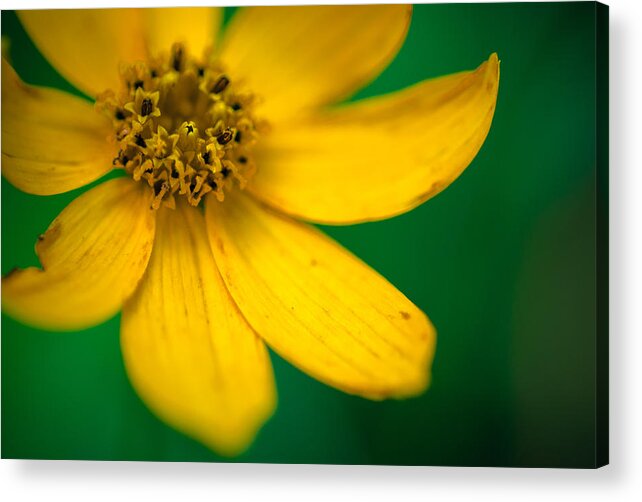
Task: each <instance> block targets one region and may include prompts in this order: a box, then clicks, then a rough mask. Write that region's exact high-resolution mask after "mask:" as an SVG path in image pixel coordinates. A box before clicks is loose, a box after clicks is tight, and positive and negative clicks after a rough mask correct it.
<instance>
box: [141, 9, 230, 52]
mask: <svg viewBox="0 0 642 502" xmlns="http://www.w3.org/2000/svg"><path fill="white" fill-rule="evenodd" d="M142 13H143V26H144V28H145V41H146V43H147V50H148V51H149V52H150V54H151V55H154V54H157V53H158V52H160V51H169V50H170V48H171V47H172V44H173V43H174V42H182V43H184V44H186V45H187V48H188V50H189V51H190V52H191V53H192V54H194V55H195V56H201V55H202V54H203V51H204V50H205V49H207V48H214V45H215V42H216V36H217V34H218V32H219V29H220V27H221V22H222V21H223V9H221V8H218V7H180V8H176V7H174V8H157V9H143V10H142Z"/></svg>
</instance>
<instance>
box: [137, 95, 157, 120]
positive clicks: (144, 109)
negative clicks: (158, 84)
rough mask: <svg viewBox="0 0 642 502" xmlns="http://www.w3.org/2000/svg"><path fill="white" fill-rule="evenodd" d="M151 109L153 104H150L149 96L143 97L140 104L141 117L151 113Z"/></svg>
mask: <svg viewBox="0 0 642 502" xmlns="http://www.w3.org/2000/svg"><path fill="white" fill-rule="evenodd" d="M153 109H154V105H153V104H152V100H151V99H149V98H145V99H143V102H142V103H141V105H140V114H141V115H142V116H143V117H147V115H149V114H150V113H152V110H153Z"/></svg>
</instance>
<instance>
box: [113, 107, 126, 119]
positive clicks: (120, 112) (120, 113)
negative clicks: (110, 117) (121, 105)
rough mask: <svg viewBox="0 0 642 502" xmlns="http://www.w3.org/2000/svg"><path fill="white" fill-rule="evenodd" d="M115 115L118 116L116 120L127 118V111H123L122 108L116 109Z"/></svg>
mask: <svg viewBox="0 0 642 502" xmlns="http://www.w3.org/2000/svg"><path fill="white" fill-rule="evenodd" d="M114 117H116V120H125V113H123V111H122V110H120V109H119V110H116V113H115V114H114Z"/></svg>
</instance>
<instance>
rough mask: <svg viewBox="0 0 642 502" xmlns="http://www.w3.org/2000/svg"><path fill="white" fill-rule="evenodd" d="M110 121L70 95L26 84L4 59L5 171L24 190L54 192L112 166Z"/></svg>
mask: <svg viewBox="0 0 642 502" xmlns="http://www.w3.org/2000/svg"><path fill="white" fill-rule="evenodd" d="M108 134H109V124H107V122H106V121H105V119H104V118H103V117H101V116H100V115H99V114H98V113H96V112H95V111H94V108H93V106H92V105H91V104H90V103H88V102H87V101H85V100H84V99H80V98H77V97H74V96H71V95H70V94H67V93H64V92H61V91H57V90H54V89H47V88H44V87H35V86H30V85H27V84H25V83H23V82H22V81H21V80H20V78H19V77H18V75H16V72H15V71H14V70H13V68H11V66H10V65H9V63H7V62H6V61H5V60H4V59H3V60H2V174H3V175H4V176H5V177H6V178H7V179H8V180H9V181H10V182H11V183H12V184H13V185H15V186H16V187H18V188H19V189H20V190H22V191H24V192H28V193H32V194H36V195H52V194H57V193H62V192H66V191H68V190H73V189H74V188H78V187H81V186H83V185H86V184H87V183H90V182H91V181H94V180H95V179H97V178H99V177H101V176H102V175H103V174H105V173H106V172H108V171H109V170H111V169H112V158H113V156H114V152H113V150H112V148H110V147H109V144H108V143H107V140H106V138H107V135H108Z"/></svg>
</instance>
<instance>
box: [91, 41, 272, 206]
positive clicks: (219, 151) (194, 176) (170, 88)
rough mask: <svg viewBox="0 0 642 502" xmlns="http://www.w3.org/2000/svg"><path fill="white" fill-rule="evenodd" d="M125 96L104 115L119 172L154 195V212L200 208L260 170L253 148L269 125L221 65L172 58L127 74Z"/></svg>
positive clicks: (176, 54) (116, 96) (99, 104)
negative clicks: (180, 203) (179, 203)
mask: <svg viewBox="0 0 642 502" xmlns="http://www.w3.org/2000/svg"><path fill="white" fill-rule="evenodd" d="M120 73H121V81H122V88H121V89H120V91H119V92H118V93H115V92H114V91H112V90H107V91H105V92H103V93H102V94H101V95H100V96H98V99H97V101H96V109H97V110H98V111H99V112H101V113H104V114H105V115H106V116H107V117H108V118H109V119H110V120H111V121H112V123H113V126H114V141H115V142H116V143H117V145H118V154H117V156H116V158H114V166H115V167H117V168H121V169H124V170H125V171H126V172H127V174H129V175H130V176H131V177H132V178H133V179H134V180H135V181H141V182H144V183H147V184H148V185H149V186H150V187H151V189H152V190H153V191H154V199H153V202H152V208H153V209H158V208H159V207H160V206H161V204H163V205H165V206H167V207H171V208H173V207H175V204H176V200H175V197H176V196H177V195H183V196H185V197H186V198H187V201H188V202H189V203H190V204H191V205H193V206H198V204H199V203H200V201H201V200H202V199H203V197H204V196H205V195H206V194H208V193H212V194H213V195H214V196H216V198H217V199H218V200H219V201H223V199H224V197H225V191H226V190H230V189H232V188H233V187H234V186H238V187H240V188H243V187H244V186H245V184H246V183H247V180H248V179H249V177H250V176H252V174H253V172H254V170H255V164H254V161H253V157H252V147H253V146H254V144H255V143H256V140H257V137H258V135H259V132H260V131H262V130H263V129H264V128H265V127H266V125H265V123H264V122H260V121H258V120H257V119H256V118H255V117H254V115H253V109H254V104H255V97H254V95H253V94H251V93H248V92H243V91H242V90H241V89H239V85H238V84H237V83H233V81H232V80H231V79H230V77H229V76H228V75H227V74H226V73H225V72H224V70H223V68H222V67H221V65H220V64H219V63H217V62H216V61H212V60H211V59H210V58H208V57H204V58H203V59H202V60H197V59H196V58H192V57H189V55H188V54H187V51H186V50H185V47H183V45H181V44H174V46H173V47H172V50H171V51H170V53H169V54H165V55H163V56H161V57H159V58H158V59H154V60H151V61H149V62H148V63H142V62H138V63H135V64H130V65H122V67H121V72H120Z"/></svg>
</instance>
